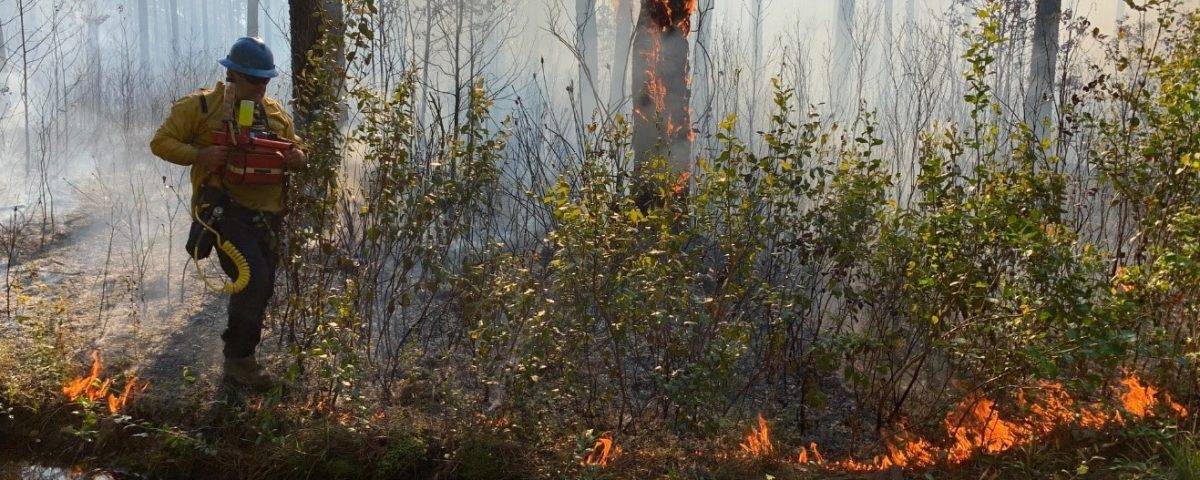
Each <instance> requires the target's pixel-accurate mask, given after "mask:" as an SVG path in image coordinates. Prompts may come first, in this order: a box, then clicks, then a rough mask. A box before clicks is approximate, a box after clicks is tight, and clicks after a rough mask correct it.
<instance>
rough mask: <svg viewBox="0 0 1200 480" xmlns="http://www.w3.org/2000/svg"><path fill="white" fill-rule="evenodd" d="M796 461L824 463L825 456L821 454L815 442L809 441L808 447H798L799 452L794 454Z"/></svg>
mask: <svg viewBox="0 0 1200 480" xmlns="http://www.w3.org/2000/svg"><path fill="white" fill-rule="evenodd" d="M796 463H815V464H817V465H824V464H825V457H823V456H821V451H820V450H818V449H817V442H811V443H809V444H808V448H804V447H800V454H799V455H797V456H796Z"/></svg>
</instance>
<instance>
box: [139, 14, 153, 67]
mask: <svg viewBox="0 0 1200 480" xmlns="http://www.w3.org/2000/svg"><path fill="white" fill-rule="evenodd" d="M137 7H138V10H137V22H138V60H139V61H141V66H142V71H143V72H145V71H147V70H148V69H149V68H150V9H149V6H148V5H146V0H138V3H137Z"/></svg>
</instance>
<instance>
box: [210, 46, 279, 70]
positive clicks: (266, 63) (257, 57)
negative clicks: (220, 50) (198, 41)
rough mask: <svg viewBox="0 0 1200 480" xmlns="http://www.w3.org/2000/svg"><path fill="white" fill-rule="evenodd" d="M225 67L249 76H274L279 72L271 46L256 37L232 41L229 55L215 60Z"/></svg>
mask: <svg viewBox="0 0 1200 480" xmlns="http://www.w3.org/2000/svg"><path fill="white" fill-rule="evenodd" d="M217 63H220V64H221V65H224V66H225V68H228V69H230V70H233V71H235V72H238V73H242V74H245V75H249V76H251V77H260V78H275V77H278V76H279V72H278V71H276V70H275V55H272V54H271V48H270V47H267V44H266V43H264V42H263V41H262V39H261V38H257V37H242V38H239V39H237V41H236V42H233V47H232V48H230V49H229V55H226V56H225V58H222V59H220V60H217Z"/></svg>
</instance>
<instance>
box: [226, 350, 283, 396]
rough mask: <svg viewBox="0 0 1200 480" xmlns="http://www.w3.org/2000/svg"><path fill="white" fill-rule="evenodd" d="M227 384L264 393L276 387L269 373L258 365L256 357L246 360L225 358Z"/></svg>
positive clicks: (246, 358) (245, 358)
mask: <svg viewBox="0 0 1200 480" xmlns="http://www.w3.org/2000/svg"><path fill="white" fill-rule="evenodd" d="M223 380H224V381H225V383H229V384H232V385H236V386H238V387H242V388H246V389H248V390H251V391H254V392H258V393H264V392H266V391H268V390H270V389H271V388H272V387H274V386H275V381H274V380H273V379H271V376H270V375H267V372H265V371H263V368H262V367H261V366H259V365H258V360H255V359H254V356H253V355H251V356H249V357H244V358H228V357H226V358H225V377H224V379H223Z"/></svg>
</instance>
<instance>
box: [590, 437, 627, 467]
mask: <svg viewBox="0 0 1200 480" xmlns="http://www.w3.org/2000/svg"><path fill="white" fill-rule="evenodd" d="M620 453H621V446H620V445H617V444H615V443H613V440H612V434H611V433H608V432H605V433H604V434H603V435H601V436H600V438H597V439H596V445H594V446H592V449H591V450H589V451H588V454H587V455H586V456H584V457H583V466H585V467H586V466H597V467H606V466H608V462H610V461H612V460H613V459H614V458H616V456H617V455H619V454H620Z"/></svg>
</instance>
